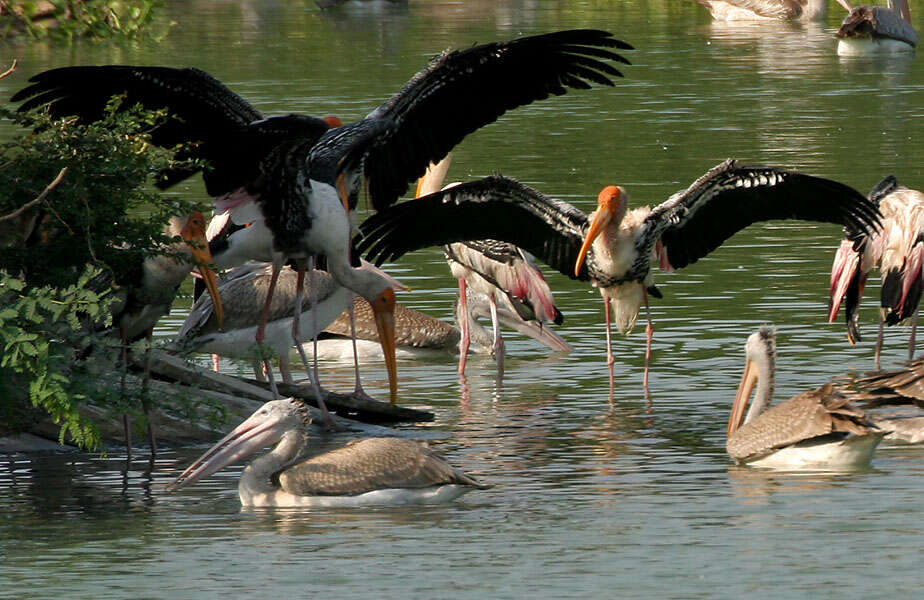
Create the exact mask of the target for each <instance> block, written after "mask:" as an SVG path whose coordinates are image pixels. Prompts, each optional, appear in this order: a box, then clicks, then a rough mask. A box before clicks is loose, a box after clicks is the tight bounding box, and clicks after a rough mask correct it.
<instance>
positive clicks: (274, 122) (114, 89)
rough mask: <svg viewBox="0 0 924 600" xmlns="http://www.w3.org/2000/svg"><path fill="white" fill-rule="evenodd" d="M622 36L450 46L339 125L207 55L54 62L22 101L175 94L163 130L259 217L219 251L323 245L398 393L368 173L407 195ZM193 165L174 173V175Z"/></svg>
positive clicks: (68, 105) (85, 108) (95, 102)
mask: <svg viewBox="0 0 924 600" xmlns="http://www.w3.org/2000/svg"><path fill="white" fill-rule="evenodd" d="M610 48H618V49H631V46H629V45H628V44H626V43H624V42H621V41H619V40H616V39H615V38H613V36H612V34H610V33H608V32H604V31H597V30H573V31H560V32H555V33H550V34H544V35H536V36H529V37H523V38H518V39H514V40H511V41H508V42H495V43H490V44H483V45H480V46H474V47H472V48H468V49H465V50H457V51H452V52H450V51H447V52H444V53H442V54H440V55H439V56H437V57H436V58H434V59H433V60H432V61H431V62H430V63H429V64H428V65H427V66H426V67H424V69H423V70H421V71H420V72H419V73H418V74H417V75H415V76H414V77H413V78H412V79H411V80H410V81H409V82H408V83H407V84H405V86H404V87H403V88H402V89H401V90H400V91H399V92H398V93H397V94H395V95H394V96H393V97H392V98H390V99H388V100H387V101H386V102H384V103H383V104H381V105H380V106H379V107H377V108H376V109H375V110H373V111H372V112H371V113H370V114H369V115H368V116H367V117H366V118H364V119H362V120H360V121H357V122H355V123H352V124H349V125H346V126H337V127H334V128H330V126H331V125H337V123H332V122H325V121H324V120H322V119H314V118H311V117H305V116H299V115H287V116H283V117H274V118H269V119H264V118H263V117H262V115H261V114H260V113H259V112H258V111H256V110H255V109H254V108H253V107H252V106H250V104H248V103H247V102H246V101H245V100H244V99H243V98H241V97H240V96H238V95H237V94H235V93H233V92H232V91H230V90H229V89H228V88H226V87H225V86H224V85H222V84H221V83H220V82H219V81H218V80H216V79H215V78H213V77H211V76H210V75H208V74H207V73H204V72H202V71H199V70H196V69H171V68H165V67H131V66H102V67H66V68H63V69H54V70H51V71H46V72H44V73H40V74H38V75H36V76H35V77H33V78H32V79H31V80H30V81H33V82H34V83H33V85H31V86H29V87H27V88H25V89H23V90H21V91H20V92H18V93H17V94H15V95H14V97H13V100H14V101H20V100H25V102H24V103H23V105H22V106H21V107H20V109H21V110H28V109H30V108H34V107H38V106H44V105H47V106H48V107H49V110H50V111H51V112H52V113H53V114H54V115H59V116H63V115H78V116H80V117H82V118H85V119H86V118H89V119H92V118H98V117H99V115H100V114H101V113H102V111H103V110H104V107H105V105H106V103H107V102H108V100H109V98H110V97H111V96H112V95H114V94H125V95H126V100H125V102H126V103H127V104H129V105H131V104H134V103H136V102H140V103H142V104H144V105H145V106H147V107H150V108H161V107H166V108H167V109H168V112H169V113H170V114H172V115H176V116H177V117H179V119H178V120H176V119H171V120H169V121H168V122H167V123H166V124H164V125H161V127H160V128H158V129H157V130H155V131H154V132H152V140H153V141H154V142H155V143H165V142H168V141H173V142H195V143H197V144H196V145H194V146H193V147H192V149H191V150H187V151H186V153H187V154H192V155H194V156H198V157H202V158H205V159H207V160H208V161H209V162H211V163H212V167H213V171H212V172H211V173H208V174H206V177H205V179H206V187H207V190H208V192H209V194H210V195H212V196H213V197H214V198H215V199H216V204H217V207H218V208H219V209H221V210H227V211H230V212H231V215H232V219H233V220H234V221H235V222H236V223H245V222H249V223H252V225H251V226H250V227H246V228H244V229H242V230H240V231H238V232H236V233H234V234H232V235H231V236H230V237H228V238H227V244H226V246H225V247H224V248H222V249H220V250H218V249H216V248H213V249H212V251H213V253H214V254H215V260H216V264H217V265H219V266H230V264H235V263H240V262H244V260H246V259H256V260H264V261H268V262H272V263H273V265H274V269H275V270H276V272H277V273H278V269H279V268H281V266H282V264H283V263H284V262H285V261H286V260H290V261H294V262H295V264H296V266H297V270H298V271H299V273H302V274H303V273H304V270H305V269H306V268H307V267H308V265H309V260H310V258H311V257H313V256H315V255H319V254H323V255H325V256H326V258H327V268H328V270H329V272H330V273H331V275H333V277H334V278H335V279H337V281H339V282H340V283H341V284H342V285H344V286H346V287H347V288H349V289H351V290H353V291H355V292H356V293H357V294H359V295H360V296H362V297H364V298H366V299H367V300H368V301H369V302H370V304H372V306H373V309H374V310H375V312H376V322H377V324H378V327H379V333H380V335H379V338H380V339H381V341H382V345H383V353H384V354H385V362H386V367H387V369H388V373H389V382H390V391H391V400H392V402H394V401H395V400H396V397H397V374H396V367H395V358H394V357H395V349H394V325H393V312H394V291H393V290H392V288H391V287H390V286H389V285H388V282H387V281H386V280H384V279H383V278H382V277H380V276H378V275H377V274H374V273H370V272H366V271H362V270H359V269H357V268H355V267H356V265H355V263H354V262H353V257H352V256H351V252H350V230H351V224H350V212H351V211H352V210H353V209H354V208H355V206H356V204H357V201H358V196H359V192H360V189H361V188H362V187H363V182H364V181H365V183H366V187H367V189H368V192H369V196H370V200H371V203H372V206H373V207H374V208H375V209H377V210H378V209H382V208H385V207H387V206H389V205H391V204H393V203H394V202H395V201H396V200H397V199H398V197H399V196H400V195H401V194H403V193H404V192H405V191H406V190H407V187H408V185H409V183H410V182H412V181H414V180H415V179H417V178H418V177H420V176H421V175H422V174H423V173H424V171H425V170H426V167H427V165H428V164H429V163H430V162H432V161H438V160H439V159H441V158H442V157H443V156H445V155H446V153H447V152H449V151H450V150H451V149H452V147H453V146H455V145H456V144H457V143H458V142H459V141H461V140H462V138H464V137H465V136H466V135H467V134H468V133H471V132H472V131H475V130H476V129H478V128H480V127H482V126H484V125H486V124H488V123H491V122H493V121H494V120H495V119H497V117H498V116H499V115H501V114H503V113H504V112H505V111H507V110H509V109H512V108H515V107H517V106H522V105H524V104H529V103H530V102H533V101H535V100H541V99H544V98H547V97H548V96H550V95H561V94H564V93H565V92H566V91H567V89H568V88H577V89H586V88H589V87H591V84H592V83H597V84H602V85H612V84H613V81H612V79H610V77H615V76H621V73H620V72H619V71H618V70H617V69H615V68H614V67H613V66H611V65H610V64H608V63H606V62H604V61H605V60H613V61H618V62H623V63H628V61H627V60H626V59H625V58H623V57H622V56H621V55H619V54H617V53H615V52H613V51H611V50H609V49H610ZM447 114H452V115H454V117H453V118H452V119H447V118H445V115H447ZM190 174H191V173H189V172H188V171H184V172H179V173H177V172H172V173H169V174H168V181H167V183H170V182H175V181H177V180H179V179H182V178H183V177H186V176H188V175H190ZM302 276H303V275H302ZM271 287H272V286H271ZM297 289H298V290H301V286H297ZM271 295H272V292H270V294H269V296H268V298H269V297H271ZM268 307H269V303H267V306H266V308H265V310H264V319H263V321H264V322H265V319H266V315H267V314H268V311H269V308H268ZM299 313H300V310H296V311H295V314H294V316H293V337H294V338H298V337H299V335H298V332H299V325H298V315H299ZM264 327H265V326H264ZM264 327H260V328H258V333H260V334H262V331H263V329H264ZM295 341H296V342H299V340H297V339H296V340H295ZM306 369H307V365H306ZM319 401H320V399H319Z"/></svg>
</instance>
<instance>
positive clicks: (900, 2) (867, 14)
mask: <svg viewBox="0 0 924 600" xmlns="http://www.w3.org/2000/svg"><path fill="white" fill-rule="evenodd" d="M838 2H840V3H841V4H842V5H843V6H844V7H845V8H846V9H847V10H848V11H849V13H848V14H847V16H846V17H844V22H843V23H841V27H840V29H838V30H837V33H835V34H834V35H835V36H836V37H837V39H838V42H837V53H838V55H840V56H866V55H871V54H899V53H908V52H914V49H915V46H917V45H918V33H917V32H916V31H915V30H914V26H913V25H912V24H911V9H910V8H909V6H908V0H888V7H884V6H857V7H854V8H851V7H850V4H849V3H848V2H847V1H846V0H838Z"/></svg>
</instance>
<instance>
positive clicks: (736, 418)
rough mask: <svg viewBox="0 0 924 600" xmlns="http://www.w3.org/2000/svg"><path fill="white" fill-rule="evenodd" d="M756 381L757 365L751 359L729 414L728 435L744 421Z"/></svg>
mask: <svg viewBox="0 0 924 600" xmlns="http://www.w3.org/2000/svg"><path fill="white" fill-rule="evenodd" d="M755 383H757V367H756V364H755V363H754V361H752V360H750V359H749V360H748V361H747V363H746V364H745V365H744V373H743V374H742V375H741V383H739V384H738V393H737V394H735V402H734V403H733V404H732V409H731V414H730V415H728V431H727V434H728V436H731V434H733V433H735V432H736V431H738V428H739V427H741V422H742V421H744V414H745V409H746V408H747V406H748V400H749V399H750V397H751V391H752V390H753V389H754V384H755Z"/></svg>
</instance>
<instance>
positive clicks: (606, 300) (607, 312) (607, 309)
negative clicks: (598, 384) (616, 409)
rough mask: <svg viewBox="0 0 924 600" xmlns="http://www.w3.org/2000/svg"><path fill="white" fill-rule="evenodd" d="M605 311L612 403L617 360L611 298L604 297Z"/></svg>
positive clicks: (607, 362)
mask: <svg viewBox="0 0 924 600" xmlns="http://www.w3.org/2000/svg"><path fill="white" fill-rule="evenodd" d="M603 311H604V314H605V315H606V366H607V368H608V369H609V371H610V403H611V404H612V402H613V391H614V390H615V388H616V383H615V378H614V375H613V365H614V363H615V362H616V360H615V359H614V358H613V339H612V337H613V336H612V334H611V333H610V299H609V298H604V299H603Z"/></svg>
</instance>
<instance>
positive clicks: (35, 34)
mask: <svg viewBox="0 0 924 600" xmlns="http://www.w3.org/2000/svg"><path fill="white" fill-rule="evenodd" d="M161 5H162V2H161V1H160V0H31V1H23V0H0V37H9V36H13V35H20V34H26V35H28V36H30V37H32V38H35V39H51V40H54V41H59V42H72V41H74V40H75V39H77V38H90V39H96V40H109V39H113V38H121V39H136V38H138V37H142V36H151V37H153V38H155V39H159V38H162V37H163V36H164V35H166V33H167V30H164V31H163V32H160V33H157V34H153V33H151V29H152V26H153V22H154V16H155V12H156V10H155V9H156V8H158V7H159V6H161Z"/></svg>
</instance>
